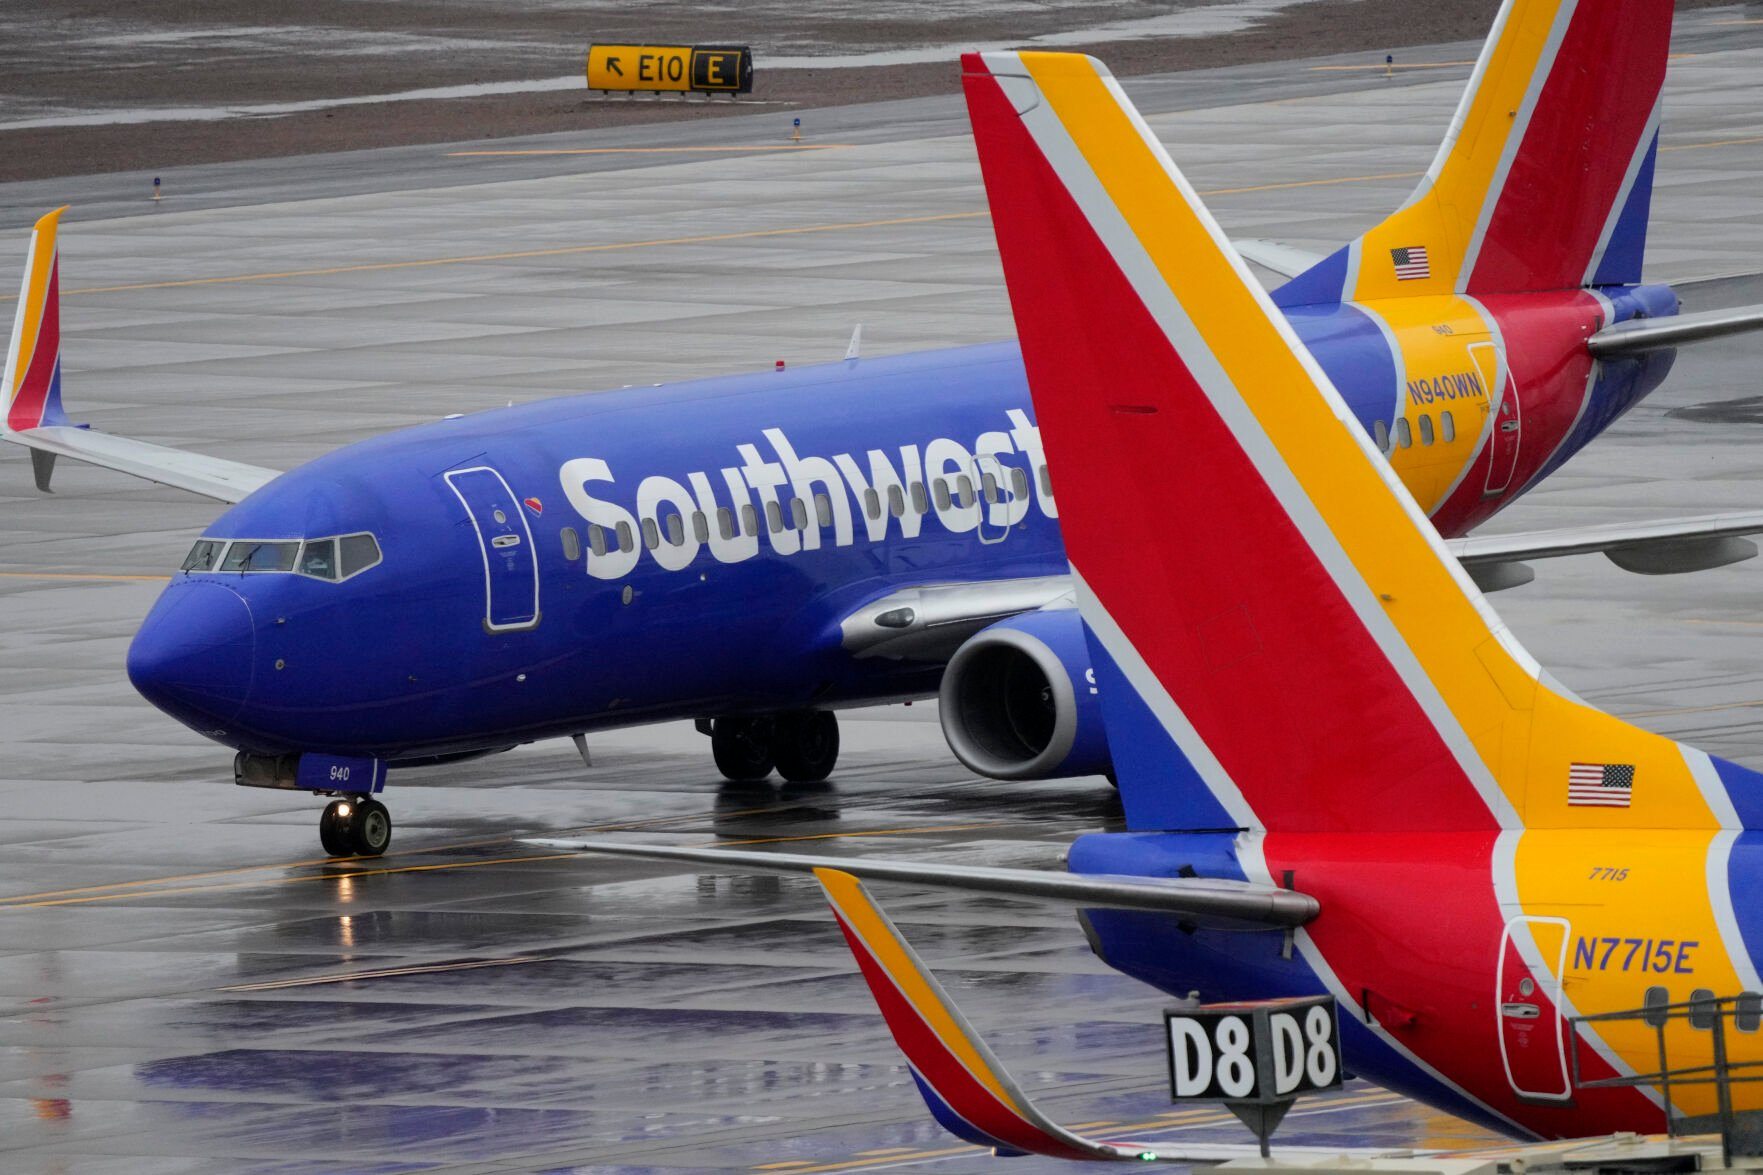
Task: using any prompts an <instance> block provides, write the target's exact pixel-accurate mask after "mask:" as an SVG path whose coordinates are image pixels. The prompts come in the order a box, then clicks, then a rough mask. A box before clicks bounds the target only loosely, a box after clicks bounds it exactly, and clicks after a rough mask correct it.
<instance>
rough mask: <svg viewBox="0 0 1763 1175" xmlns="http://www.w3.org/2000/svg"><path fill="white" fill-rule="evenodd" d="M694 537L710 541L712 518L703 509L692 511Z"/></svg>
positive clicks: (703, 541) (705, 541)
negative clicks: (706, 515)
mask: <svg viewBox="0 0 1763 1175" xmlns="http://www.w3.org/2000/svg"><path fill="white" fill-rule="evenodd" d="M692 537H693V538H695V539H697V540H698V541H699V542H701V543H707V542H709V541H710V520H709V519H708V518H706V517H704V511H702V510H694V511H692Z"/></svg>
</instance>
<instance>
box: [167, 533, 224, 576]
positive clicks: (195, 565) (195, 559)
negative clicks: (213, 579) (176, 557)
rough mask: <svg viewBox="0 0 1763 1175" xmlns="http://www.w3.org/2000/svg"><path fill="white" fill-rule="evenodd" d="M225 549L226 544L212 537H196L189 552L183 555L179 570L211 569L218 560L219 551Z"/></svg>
mask: <svg viewBox="0 0 1763 1175" xmlns="http://www.w3.org/2000/svg"><path fill="white" fill-rule="evenodd" d="M224 550H226V544H225V543H223V542H218V541H216V540H214V539H197V540H196V545H195V546H193V547H191V548H190V553H189V554H188V555H185V556H184V565H183V566H182V567H180V568H179V569H178V570H180V571H213V570H214V565H215V564H216V563H218V562H220V553H221V552H222V551H224Z"/></svg>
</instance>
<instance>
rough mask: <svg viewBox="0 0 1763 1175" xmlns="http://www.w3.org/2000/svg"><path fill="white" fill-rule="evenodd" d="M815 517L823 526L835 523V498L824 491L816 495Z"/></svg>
mask: <svg viewBox="0 0 1763 1175" xmlns="http://www.w3.org/2000/svg"><path fill="white" fill-rule="evenodd" d="M814 517H815V518H816V519H817V520H818V521H819V522H820V525H822V526H831V525H832V524H833V500H832V499H831V498H829V497H827V496H826V494H825V493H824V492H823V493H818V494H815V495H814Z"/></svg>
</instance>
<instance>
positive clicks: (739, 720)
mask: <svg viewBox="0 0 1763 1175" xmlns="http://www.w3.org/2000/svg"><path fill="white" fill-rule="evenodd" d="M706 728H708V729H706ZM698 729H699V730H701V731H704V733H706V734H708V735H709V736H710V753H711V754H712V755H714V756H715V757H716V769H717V770H718V771H720V772H722V774H723V778H725V779H728V780H731V781H733V782H736V783H750V782H754V781H756V780H761V779H764V778H766V777H767V776H769V775H770V774H771V773H772V771H773V770H774V769H775V770H776V771H777V773H778V774H779V775H781V776H783V777H784V778H785V779H786V780H788V781H789V782H791V783H819V782H820V781H821V780H823V779H825V778H826V777H827V776H829V775H831V774H832V773H833V767H834V765H835V764H837V763H838V761H839V719H838V716H837V715H835V714H833V712H832V711H830V710H796V711H792V712H790V713H787V714H758V715H746V714H735V715H731V716H729V717H726V718H718V719H716V720H714V721H700V722H699V723H698Z"/></svg>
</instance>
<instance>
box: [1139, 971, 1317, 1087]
mask: <svg viewBox="0 0 1763 1175" xmlns="http://www.w3.org/2000/svg"><path fill="white" fill-rule="evenodd" d="M1163 1021H1164V1026H1165V1028H1166V1029H1167V1030H1168V1037H1169V1084H1170V1093H1171V1095H1172V1096H1173V1097H1174V1099H1175V1100H1176V1101H1220V1102H1254V1103H1259V1104H1262V1105H1268V1104H1272V1103H1275V1102H1290V1101H1291V1100H1292V1099H1293V1098H1296V1097H1297V1096H1298V1095H1300V1094H1305V1093H1315V1092H1317V1091H1318V1090H1325V1089H1338V1088H1339V1087H1340V1084H1341V1045H1340V1021H1339V1019H1338V1017H1337V1016H1336V1013H1335V1001H1334V997H1333V996H1313V997H1306V998H1303V999H1287V1000H1257V1001H1253V1002H1249V1003H1234V1004H1202V1005H1201V1006H1199V1007H1197V1008H1182V1009H1172V1010H1169V1011H1166V1012H1164V1013H1163Z"/></svg>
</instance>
